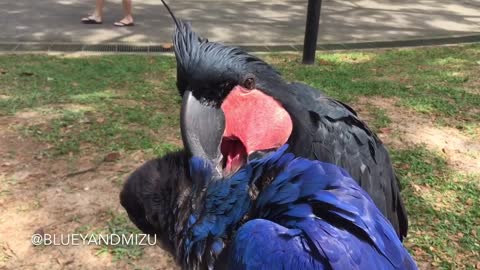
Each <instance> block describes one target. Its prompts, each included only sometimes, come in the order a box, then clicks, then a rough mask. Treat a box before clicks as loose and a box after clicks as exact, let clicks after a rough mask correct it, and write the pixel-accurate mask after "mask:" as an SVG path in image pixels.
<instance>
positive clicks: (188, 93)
mask: <svg viewBox="0 0 480 270" xmlns="http://www.w3.org/2000/svg"><path fill="white" fill-rule="evenodd" d="M174 47H175V56H176V59H177V87H178V90H179V92H180V94H181V95H182V96H183V104H182V113H181V129H182V138H183V141H184V144H185V147H186V148H187V150H188V151H189V152H190V153H191V155H192V156H197V157H202V158H204V159H207V160H209V161H210V162H211V163H212V164H213V166H214V167H215V172H216V174H218V176H225V175H230V174H232V173H233V172H235V171H236V170H238V168H240V167H241V166H242V165H243V164H245V162H246V161H247V160H248V159H249V157H250V156H251V155H252V154H255V153H262V152H265V151H270V150H275V149H277V148H279V147H280V146H282V145H283V144H285V143H286V142H287V140H288V139H289V137H290V135H291V133H292V128H293V124H292V119H291V116H290V114H289V113H288V112H287V110H286V109H285V108H284V106H283V105H282V104H283V103H281V102H280V101H279V98H278V97H275V98H274V96H275V95H273V94H272V92H273V91H274V90H275V89H276V88H279V87H284V85H285V83H284V82H283V80H282V78H281V77H280V75H279V74H278V73H277V72H276V71H275V70H274V69H273V68H272V67H270V66H269V65H268V64H266V63H265V62H263V61H262V60H260V59H258V58H257V57H255V56H252V55H250V54H247V53H245V52H243V51H241V50H240V49H238V48H233V47H228V46H225V45H222V44H218V43H214V42H209V41H208V40H206V39H203V38H201V37H200V36H198V35H197V34H196V33H195V32H193V31H192V29H191V28H190V25H188V24H186V23H183V22H181V21H178V24H177V27H176V30H175V34H174Z"/></svg>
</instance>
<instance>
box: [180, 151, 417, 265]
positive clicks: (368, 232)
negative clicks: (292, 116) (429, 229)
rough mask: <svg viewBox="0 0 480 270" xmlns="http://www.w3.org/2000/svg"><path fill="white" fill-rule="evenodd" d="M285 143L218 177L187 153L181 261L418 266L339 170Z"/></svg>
mask: <svg viewBox="0 0 480 270" xmlns="http://www.w3.org/2000/svg"><path fill="white" fill-rule="evenodd" d="M286 149H287V146H283V147H281V148H280V149H278V150H277V151H276V152H273V153H271V154H269V155H267V156H264V157H263V158H259V159H255V160H252V161H250V162H248V163H247V164H246V165H245V166H244V167H243V168H241V169H240V170H239V171H238V172H236V173H235V174H233V175H232V176H231V177H229V178H227V179H223V180H221V181H218V179H216V177H215V176H214V174H213V173H212V172H213V169H212V168H211V165H210V164H209V163H208V162H207V161H205V160H204V159H200V158H195V157H194V158H192V159H191V160H190V175H191V177H192V179H193V189H192V196H191V197H190V198H191V203H192V207H191V210H190V211H191V212H190V215H189V216H188V220H187V222H186V226H185V227H184V228H183V230H182V231H181V232H179V233H180V235H181V236H180V237H183V238H184V239H183V241H180V243H181V247H179V250H180V251H181V252H180V253H179V254H181V258H180V261H181V262H182V264H183V266H184V267H185V268H188V269H199V268H200V269H202V268H203V267H205V266H207V267H208V269H213V268H216V269H217V268H222V266H223V267H226V268H227V269H238V270H240V269H368V270H371V269H382V270H387V269H417V267H416V264H415V262H414V260H413V259H412V257H411V256H410V255H409V253H408V252H407V250H406V249H405V248H404V247H403V245H402V243H401V241H400V240H399V239H398V237H397V235H396V233H395V230H394V229H393V227H392V226H391V224H390V223H389V222H388V220H387V219H386V218H385V217H384V216H383V215H382V213H381V212H380V211H379V209H378V208H377V207H376V206H375V204H374V202H373V201H372V199H371V198H370V196H369V195H368V194H367V193H366V192H365V191H364V190H363V189H362V188H360V187H359V185H358V184H357V183H356V182H355V181H354V180H353V179H352V178H351V177H350V176H349V174H348V173H347V172H346V171H345V170H343V169H341V168H339V167H337V166H335V165H333V164H329V163H324V162H320V161H312V160H308V159H305V158H295V157H294V155H293V154H291V153H285V151H286ZM222 256H223V257H227V258H221V257H222ZM216 260H219V261H222V264H219V263H216Z"/></svg>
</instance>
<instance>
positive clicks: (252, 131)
mask: <svg viewBox="0 0 480 270" xmlns="http://www.w3.org/2000/svg"><path fill="white" fill-rule="evenodd" d="M222 110H223V112H224V114H225V122H226V123H225V124H226V127H225V132H224V135H223V136H224V137H226V138H231V139H238V140H240V141H241V142H242V143H243V145H244V146H245V150H246V152H247V154H251V153H253V152H255V151H258V150H268V149H272V148H278V147H280V146H282V145H283V144H285V143H286V142H287V140H288V138H289V137H290V135H291V133H292V128H293V124H292V119H291V118H290V115H289V114H288V112H287V111H286V110H285V109H284V108H283V106H282V105H281V104H280V103H279V102H278V101H276V100H275V99H274V98H272V97H271V96H268V95H266V94H264V93H263V92H261V91H260V90H257V89H253V90H247V89H245V88H243V87H241V86H236V87H235V88H233V90H232V91H231V92H230V94H229V95H228V96H227V98H226V99H225V100H224V101H223V103H222Z"/></svg>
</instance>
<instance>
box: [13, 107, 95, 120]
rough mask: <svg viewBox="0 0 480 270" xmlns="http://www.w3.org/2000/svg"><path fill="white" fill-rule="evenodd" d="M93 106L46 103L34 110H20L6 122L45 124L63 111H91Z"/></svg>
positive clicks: (59, 115) (58, 116)
mask: <svg viewBox="0 0 480 270" xmlns="http://www.w3.org/2000/svg"><path fill="white" fill-rule="evenodd" d="M94 109H95V108H93V107H91V106H86V105H80V104H73V103H72V104H61V105H48V106H43V107H38V108H36V109H35V110H31V109H28V110H22V111H19V112H17V113H15V115H14V116H13V117H10V118H9V119H8V124H10V125H11V124H20V125H25V126H33V125H39V124H46V123H48V122H50V120H52V119H56V118H60V117H61V116H62V112H63V111H70V112H88V111H93V110H94Z"/></svg>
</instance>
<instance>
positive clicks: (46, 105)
mask: <svg viewBox="0 0 480 270" xmlns="http://www.w3.org/2000/svg"><path fill="white" fill-rule="evenodd" d="M0 67H1V68H2V69H3V70H6V71H7V73H6V74H3V75H0V95H3V96H5V97H7V98H2V99H0V116H1V115H11V114H15V113H17V112H19V111H22V110H33V111H37V112H39V114H41V113H42V112H45V111H48V109H51V108H53V110H54V111H56V112H57V113H58V114H60V116H58V117H55V118H54V119H52V120H51V121H50V122H49V123H48V124H43V123H42V124H33V125H27V126H24V127H23V132H24V133H25V134H30V135H32V136H34V137H36V138H38V139H39V140H41V141H43V142H45V143H48V144H51V145H52V147H51V148H50V150H49V153H50V154H52V155H54V156H58V155H64V154H69V153H79V152H80V150H82V151H83V150H85V149H87V150H88V149H95V151H98V150H101V151H102V152H108V151H128V150H136V149H151V151H152V152H154V153H163V152H165V151H168V150H170V149H172V148H174V146H173V145H172V144H170V143H167V142H165V141H166V136H167V135H172V133H173V134H174V135H177V136H178V126H179V121H178V116H177V115H178V110H179V104H180V101H181V100H180V98H179V97H178V95H177V92H176V90H175V89H174V85H175V77H174V74H175V73H174V72H173V68H174V61H173V59H172V58H171V57H135V56H106V57H87V58H75V59H69V58H59V57H48V56H39V55H35V56H2V57H0ZM26 74H28V75H26ZM72 104H74V105H76V106H83V107H81V108H83V110H82V109H81V110H73V111H72V109H70V107H71V105H72Z"/></svg>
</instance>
